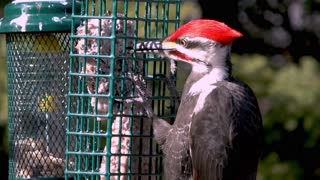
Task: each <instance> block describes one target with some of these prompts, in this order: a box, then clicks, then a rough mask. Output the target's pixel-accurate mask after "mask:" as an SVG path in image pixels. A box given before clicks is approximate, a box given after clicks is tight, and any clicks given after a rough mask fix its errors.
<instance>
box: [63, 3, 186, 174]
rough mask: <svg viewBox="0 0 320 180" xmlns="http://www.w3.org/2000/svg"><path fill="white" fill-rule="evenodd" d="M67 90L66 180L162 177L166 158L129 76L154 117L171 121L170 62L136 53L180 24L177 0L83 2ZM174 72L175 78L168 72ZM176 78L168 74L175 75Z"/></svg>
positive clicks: (172, 77) (172, 103)
mask: <svg viewBox="0 0 320 180" xmlns="http://www.w3.org/2000/svg"><path fill="white" fill-rule="evenodd" d="M74 2H75V1H74ZM77 20H80V21H81V22H82V24H81V25H80V26H78V27H77V26H75V25H73V28H75V29H73V31H72V35H71V47H72V48H71V53H70V72H69V89H68V103H69V106H68V116H67V117H68V118H67V132H66V135H67V147H66V148H67V150H66V159H67V161H69V162H72V166H71V164H67V165H66V171H65V177H74V178H75V179H77V180H80V179H100V180H102V179H106V180H107V179H112V180H113V179H119V180H120V179H121V180H122V179H162V177H161V174H162V155H161V150H160V148H159V146H158V145H157V144H156V143H155V141H154V140H153V135H152V122H151V120H150V119H148V118H147V117H146V113H145V112H144V109H143V107H141V105H139V103H135V102H134V101H133V102H130V100H132V98H133V97H135V96H136V95H137V94H136V89H135V88H136V86H135V83H132V78H136V79H138V80H142V79H143V80H145V82H146V84H147V89H150V95H151V97H150V99H151V100H152V103H151V104H152V108H153V110H154V112H155V113H156V115H158V116H160V117H161V118H164V119H167V120H168V121H170V120H171V121H172V120H173V119H174V117H175V110H176V106H175V101H176V99H175V98H174V97H172V94H171V93H170V92H169V90H168V88H167V85H168V83H166V81H167V80H168V78H166V77H169V81H170V82H174V81H175V79H174V78H175V76H174V74H172V73H170V63H168V62H166V60H164V59H161V58H159V57H156V56H148V55H146V56H142V55H139V54H135V53H133V54H132V53H131V52H129V50H127V48H126V47H132V46H134V45H135V44H136V43H137V42H139V41H146V40H152V39H163V38H165V37H167V36H168V35H169V34H170V33H171V32H173V31H174V30H175V29H176V28H177V27H178V26H179V22H180V1H172V0H143V1H141V0H139V1H132V0H118V1H116V0H113V1H108V0H92V1H81V11H80V13H74V15H73V22H77ZM170 74H171V75H170ZM170 77H171V78H170Z"/></svg>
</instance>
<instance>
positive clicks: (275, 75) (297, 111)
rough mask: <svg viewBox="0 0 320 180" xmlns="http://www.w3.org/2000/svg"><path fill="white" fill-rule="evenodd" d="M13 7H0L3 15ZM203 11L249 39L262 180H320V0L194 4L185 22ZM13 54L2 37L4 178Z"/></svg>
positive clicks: (242, 51) (243, 45)
mask: <svg viewBox="0 0 320 180" xmlns="http://www.w3.org/2000/svg"><path fill="white" fill-rule="evenodd" d="M7 2H8V1H3V0H1V2H0V17H2V16H3V8H4V5H5V4H6V3H7ZM200 9H201V10H202V12H201V13H200V12H199V10H200ZM221 10H223V12H224V13H221ZM201 14H202V17H203V18H210V19H216V20H220V21H223V22H225V23H227V24H228V25H230V26H231V27H233V28H235V29H237V30H239V31H240V32H242V33H243V34H244V37H243V38H241V39H239V40H237V41H236V42H235V43H234V47H233V55H232V62H233V64H234V68H233V69H234V75H235V76H236V77H238V78H240V79H242V80H243V81H245V82H246V83H248V84H249V85H250V86H251V87H252V89H253V90H254V91H255V93H256V94H257V96H258V99H259V103H260V107H261V111H262V114H263V120H264V127H265V133H266V146H265V149H264V154H263V156H262V160H261V163H260V166H259V173H258V179H259V180H269V179H272V180H283V179H285V180H299V179H304V180H320V155H319V154H320V110H319V108H320V101H319V100H320V71H319V70H320V65H319V61H320V1H319V0H291V1H283V0H260V1H255V0H238V1H236V0H227V1H216V2H215V1H210V0H199V2H196V1H188V2H187V4H184V5H183V9H182V11H181V15H182V19H183V21H182V23H184V22H187V21H189V20H191V19H194V18H199V17H200V16H201ZM5 53H6V50H5V37H4V35H0V162H1V163H0V179H7V173H8V169H7V163H5V162H7V159H8V157H7V155H8V138H7V96H6V60H5ZM183 70H184V68H183V67H181V68H180V71H183ZM181 79H183V78H181ZM178 84H179V85H180V86H182V84H183V82H182V81H181V82H178Z"/></svg>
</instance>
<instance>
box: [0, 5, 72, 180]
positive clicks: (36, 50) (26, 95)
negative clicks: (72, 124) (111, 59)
mask: <svg viewBox="0 0 320 180" xmlns="http://www.w3.org/2000/svg"><path fill="white" fill-rule="evenodd" d="M72 8H74V9H75V12H76V9H77V8H76V3H74V4H72V2H71V1H69V0H48V1H45V0H33V1H32V0H15V1H13V2H12V3H10V4H8V5H6V7H5V10H4V14H5V16H4V18H2V19H1V20H0V33H4V34H6V46H7V68H8V71H7V72H8V74H7V75H8V103H9V148H10V149H9V153H10V154H9V179H62V178H63V179H64V170H65V165H66V164H68V163H69V162H66V161H65V150H66V148H65V145H66V141H65V137H66V135H65V129H66V123H65V122H66V115H67V90H68V76H67V73H68V71H69V69H68V68H69V50H70V48H69V47H70V44H69V42H70V31H71V16H70V15H71V14H70V13H71V12H72ZM72 165H73V164H70V166H72Z"/></svg>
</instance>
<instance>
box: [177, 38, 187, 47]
mask: <svg viewBox="0 0 320 180" xmlns="http://www.w3.org/2000/svg"><path fill="white" fill-rule="evenodd" d="M179 44H180V45H181V46H183V47H187V46H188V42H187V40H185V39H180V40H179Z"/></svg>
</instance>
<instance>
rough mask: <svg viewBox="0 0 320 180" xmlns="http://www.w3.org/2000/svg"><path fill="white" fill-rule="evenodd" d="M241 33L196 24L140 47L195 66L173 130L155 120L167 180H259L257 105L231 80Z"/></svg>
mask: <svg viewBox="0 0 320 180" xmlns="http://www.w3.org/2000/svg"><path fill="white" fill-rule="evenodd" d="M241 36H242V34H241V33H239V32H238V31H236V30H234V29H231V28H230V27H228V26H227V25H225V24H224V23H221V22H218V21H214V20H204V19H200V20H193V21H190V22H189V23H187V24H185V25H183V26H181V27H180V28H178V29H177V31H175V32H174V33H173V34H172V35H170V36H169V37H167V38H166V39H164V40H162V41H148V42H143V43H139V44H137V45H136V47H135V51H137V52H145V53H157V54H160V55H162V56H165V57H167V58H169V59H172V60H175V61H182V62H186V63H188V64H190V65H191V66H192V71H191V73H190V75H189V76H188V78H187V81H186V83H185V85H184V88H183V93H182V96H181V103H180V106H179V109H178V112H177V115H176V119H175V121H174V123H173V125H170V124H168V123H167V122H166V121H164V120H161V119H157V118H155V119H154V122H153V128H154V136H155V139H156V141H157V143H159V144H160V145H161V148H162V150H163V153H164V162H163V165H164V175H165V178H166V179H167V180H178V179H179V180H184V179H185V180H189V179H193V180H198V179H199V180H255V179H256V174H257V166H258V161H259V157H260V154H261V151H262V145H263V127H262V118H261V114H260V110H259V106H258V103H257V100H256V97H255V95H254V93H253V91H252V90H251V89H250V87H249V86H248V85H246V84H245V83H243V82H241V81H240V80H237V79H235V78H234V77H233V76H232V73H231V72H232V68H231V62H230V49H231V44H232V42H233V41H234V40H235V39H236V38H239V37H241Z"/></svg>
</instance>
